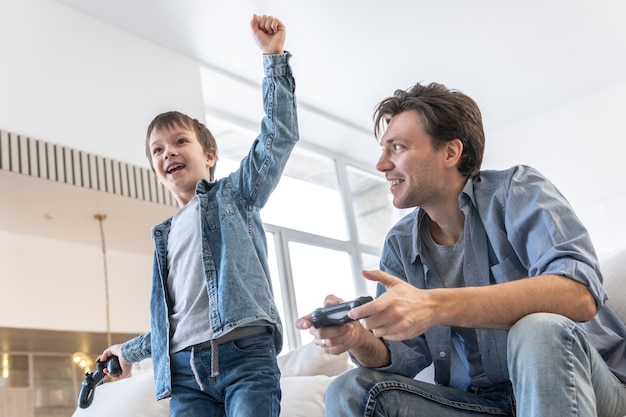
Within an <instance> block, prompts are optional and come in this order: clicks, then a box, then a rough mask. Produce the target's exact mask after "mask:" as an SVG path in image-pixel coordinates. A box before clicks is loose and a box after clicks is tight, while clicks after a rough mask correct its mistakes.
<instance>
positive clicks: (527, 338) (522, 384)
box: [326, 313, 626, 417]
mask: <svg viewBox="0 0 626 417" xmlns="http://www.w3.org/2000/svg"><path fill="white" fill-rule="evenodd" d="M508 368H509V374H510V376H511V381H512V382H511V384H509V383H504V384H498V385H495V386H494V387H492V388H491V389H488V390H485V391H479V392H477V393H470V392H465V391H460V390H456V389H454V388H450V387H445V386H440V385H433V384H429V383H426V382H422V381H416V380H413V379H410V378H406V377H403V376H399V375H393V374H389V373H385V372H380V371H376V370H372V369H367V368H358V369H355V370H352V371H349V372H347V373H344V374H342V375H341V376H339V377H338V378H337V379H336V380H335V381H333V382H332V383H331V385H330V386H329V388H328V390H327V391H326V415H327V416H328V417H339V416H342V417H347V416H359V417H374V416H376V417H380V416H398V417H400V416H402V417H411V416H427V417H436V416H459V417H461V416H474V417H476V416H480V415H484V416H489V415H504V416H515V415H518V416H523V417H553V416H554V417H556V416H558V417H563V416H599V417H622V416H625V415H626V387H625V386H624V385H623V384H622V383H621V382H620V381H619V380H618V379H617V378H616V377H615V375H613V373H612V372H611V371H610V369H609V368H608V367H607V366H606V364H605V362H604V360H603V359H602V357H601V356H600V354H599V353H598V352H597V350H596V349H595V348H593V347H592V346H591V345H590V344H589V340H588V338H587V335H586V334H585V333H584V332H583V331H581V330H580V328H579V327H578V326H576V323H574V322H572V321H571V320H569V319H567V318H565V317H563V316H559V315H556V314H548V313H538V314H531V315H528V316H526V317H524V318H523V319H521V320H519V321H518V322H517V323H516V324H515V325H514V326H513V327H512V328H511V330H510V332H509V338H508ZM513 393H515V395H513Z"/></svg>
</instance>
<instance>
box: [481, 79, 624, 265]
mask: <svg viewBox="0 0 626 417" xmlns="http://www.w3.org/2000/svg"><path fill="white" fill-rule="evenodd" d="M572 88H575V86H572ZM625 113H626V82H625V83H620V84H617V85H614V86H611V87H610V88H607V89H605V90H602V91H598V92H596V93H594V94H591V95H588V96H585V97H583V98H581V99H578V100H576V101H573V102H570V103H567V104H565V105H563V106H560V107H558V108H555V109H552V110H551V111H548V112H545V113H543V114H540V115H537V116H536V117H534V118H531V119H528V120H525V121H523V122H521V123H518V124H515V125H513V126H510V127H508V128H506V129H501V130H499V131H496V132H492V133H491V134H490V135H488V136H487V152H486V155H485V166H486V167H489V168H504V167H508V166H511V165H513V164H519V163H523V164H527V165H532V166H534V167H536V168H538V169H539V170H540V171H542V172H543V173H544V174H545V175H546V176H547V177H548V178H550V179H551V180H552V182H554V183H555V184H556V186H557V187H559V189H560V190H561V192H562V193H563V194H564V195H565V196H566V197H567V198H568V199H569V200H570V203H572V205H573V206H574V208H575V209H576V211H577V213H578V215H579V216H580V218H581V219H582V220H583V222H584V223H585V225H586V226H587V228H588V229H589V231H590V233H591V236H592V238H593V239H594V242H595V244H596V250H597V251H598V254H599V256H601V257H603V256H606V255H608V254H610V253H612V252H614V251H616V250H618V249H622V248H624V247H626V219H625V217H624V214H623V211H624V207H626V172H625V166H626V160H625V159H624V155H626V130H625V129H624V127H623V120H624V114H625ZM494 155H498V156H497V158H496V157H495V156H494ZM581 190H582V191H583V193H581V192H580V191H581ZM573 196H577V197H576V198H574V197H573Z"/></svg>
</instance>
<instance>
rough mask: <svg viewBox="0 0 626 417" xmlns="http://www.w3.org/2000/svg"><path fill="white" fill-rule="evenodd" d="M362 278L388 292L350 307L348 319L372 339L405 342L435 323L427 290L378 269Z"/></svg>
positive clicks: (433, 310)
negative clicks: (359, 326)
mask: <svg viewBox="0 0 626 417" xmlns="http://www.w3.org/2000/svg"><path fill="white" fill-rule="evenodd" d="M363 276H364V277H365V278H367V279H369V280H370V281H376V282H378V283H380V284H382V285H384V286H385V287H387V291H386V292H385V293H384V294H383V295H381V296H380V297H378V298H377V299H375V300H374V301H371V302H369V303H367V304H364V305H362V306H359V307H355V308H353V309H352V310H351V311H350V312H349V313H348V316H349V317H350V318H352V319H355V320H359V321H360V323H361V324H362V325H363V327H364V328H365V329H367V330H369V331H371V332H372V333H373V334H374V335H375V336H377V337H383V338H385V339H388V340H407V339H412V338H414V337H416V336H419V335H421V334H423V333H424V332H425V331H426V330H428V329H429V328H430V327H431V326H433V325H434V324H435V315H434V312H435V311H436V310H435V308H434V304H433V303H432V302H431V300H430V297H429V296H428V292H427V291H424V290H420V289H418V288H415V287H414V286H412V285H410V284H408V283H407V282H405V281H403V280H401V279H399V278H396V277H394V276H392V275H389V274H387V273H385V272H383V271H379V270H376V271H363Z"/></svg>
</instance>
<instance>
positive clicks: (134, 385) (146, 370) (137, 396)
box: [73, 250, 626, 417]
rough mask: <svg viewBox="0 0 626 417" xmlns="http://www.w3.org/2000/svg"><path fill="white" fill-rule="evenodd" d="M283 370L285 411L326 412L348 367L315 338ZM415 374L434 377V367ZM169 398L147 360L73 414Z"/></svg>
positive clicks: (622, 261) (616, 284) (148, 410)
mask: <svg viewBox="0 0 626 417" xmlns="http://www.w3.org/2000/svg"><path fill="white" fill-rule="evenodd" d="M602 272H603V275H604V286H605V288H606V290H607V292H608V294H609V297H610V299H609V305H610V306H611V307H612V308H613V309H614V310H615V311H616V312H617V314H618V315H619V316H620V317H621V319H622V320H623V321H624V322H625V323H626V250H623V251H621V252H619V253H616V254H614V255H612V256H610V257H608V258H606V259H604V260H603V261H602ZM278 364H279V366H280V369H281V372H282V379H281V386H282V391H283V399H282V405H281V408H282V411H281V416H282V417H324V415H325V413H324V391H325V390H326V387H327V386H328V384H329V383H330V382H331V381H332V380H333V379H334V378H335V377H336V376H337V375H339V374H340V373H342V372H344V371H346V370H348V369H350V368H352V367H353V365H352V364H351V363H350V361H349V359H348V356H347V354H343V355H340V356H332V355H328V354H325V353H324V352H323V351H322V350H321V349H320V348H318V347H317V346H315V345H313V344H307V345H304V346H302V347H300V348H298V349H296V350H294V351H292V352H289V353H288V354H286V355H283V356H280V357H279V358H278ZM416 378H418V379H421V380H426V381H432V368H427V369H425V370H424V371H423V372H422V373H421V374H420V375H418V376H417V377H416ZM168 415H169V401H168V400H163V401H156V400H155V399H154V384H153V379H152V366H151V364H150V362H149V361H143V362H142V363H140V364H138V366H136V367H135V368H134V370H133V376H132V377H130V378H126V379H123V380H120V381H116V382H113V383H107V384H104V385H102V386H99V387H98V388H96V392H95V397H94V400H93V404H92V405H91V406H90V407H89V408H86V409H77V410H76V412H75V413H74V414H73V417H104V416H117V417H164V416H168Z"/></svg>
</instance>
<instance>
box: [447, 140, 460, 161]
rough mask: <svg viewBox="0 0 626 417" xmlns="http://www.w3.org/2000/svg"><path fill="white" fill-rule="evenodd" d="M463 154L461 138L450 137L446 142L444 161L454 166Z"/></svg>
mask: <svg viewBox="0 0 626 417" xmlns="http://www.w3.org/2000/svg"><path fill="white" fill-rule="evenodd" d="M462 154H463V142H461V139H452V140H449V141H447V142H446V162H449V163H450V164H451V165H454V166H456V165H457V164H458V163H459V160H460V159H461V155H462Z"/></svg>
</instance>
